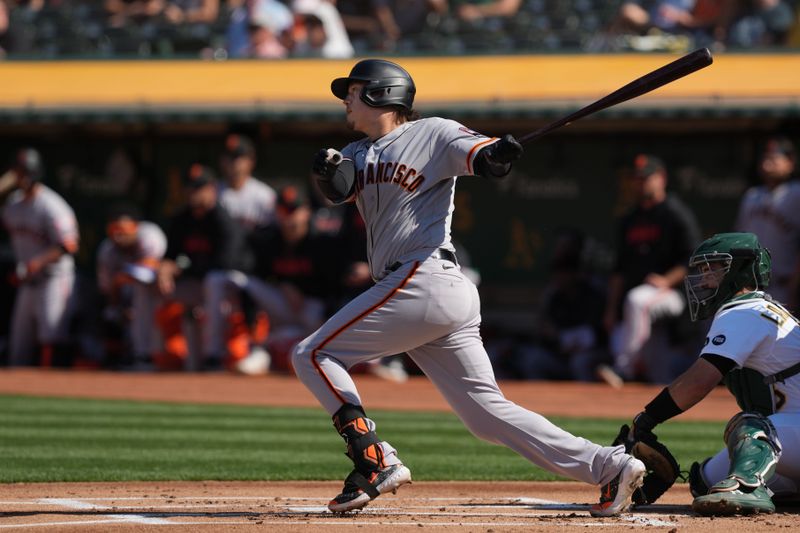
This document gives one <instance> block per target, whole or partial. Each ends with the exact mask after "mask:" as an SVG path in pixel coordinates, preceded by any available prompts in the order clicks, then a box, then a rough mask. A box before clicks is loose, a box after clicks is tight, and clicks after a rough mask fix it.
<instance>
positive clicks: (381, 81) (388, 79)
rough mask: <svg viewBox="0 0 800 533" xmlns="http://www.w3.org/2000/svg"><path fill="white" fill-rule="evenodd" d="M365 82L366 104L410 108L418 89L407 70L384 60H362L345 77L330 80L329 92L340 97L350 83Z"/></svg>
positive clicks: (345, 93) (342, 97)
mask: <svg viewBox="0 0 800 533" xmlns="http://www.w3.org/2000/svg"><path fill="white" fill-rule="evenodd" d="M354 81H363V82H365V85H364V88H363V89H362V90H361V100H362V101H363V102H364V103H366V104H367V105H368V106H372V107H384V106H392V105H396V106H400V107H403V108H405V109H408V110H410V109H411V106H412V105H413V104H414V94H415V93H416V92H417V88H416V87H415V86H414V80H413V79H411V75H410V74H409V73H408V72H406V70H405V69H404V68H403V67H401V66H400V65H398V64H396V63H392V62H391V61H386V60H384V59H364V60H362V61H359V62H358V63H356V65H355V66H354V67H353V70H351V71H350V75H349V76H347V77H346V78H336V79H335V80H333V81H332V82H331V92H333V94H334V96H336V97H337V98H339V99H340V100H344V99H345V98H346V97H347V90H348V88H349V87H350V83H351V82H354Z"/></svg>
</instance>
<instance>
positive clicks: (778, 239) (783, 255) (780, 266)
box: [736, 181, 800, 303]
mask: <svg viewBox="0 0 800 533" xmlns="http://www.w3.org/2000/svg"><path fill="white" fill-rule="evenodd" d="M798 206H800V183H798V182H796V181H789V182H786V183H784V184H782V185H779V186H778V187H776V188H775V189H774V190H769V189H768V188H767V187H765V186H763V185H761V186H758V187H752V188H751V189H749V190H748V191H747V193H746V194H745V196H744V198H743V199H742V203H741V205H740V206H739V214H738V218H737V221H736V230H737V231H747V232H750V233H755V234H756V235H757V236H758V240H759V242H761V245H762V246H764V247H765V248H767V249H768V250H769V252H770V255H771V256H772V280H771V282H770V287H769V289H767V292H769V293H770V294H771V295H772V296H773V297H774V298H776V299H777V300H779V301H781V302H785V303H786V302H788V301H789V293H788V289H789V287H788V282H789V278H790V277H791V276H792V274H793V273H794V270H795V268H796V266H797V261H798V259H800V209H798Z"/></svg>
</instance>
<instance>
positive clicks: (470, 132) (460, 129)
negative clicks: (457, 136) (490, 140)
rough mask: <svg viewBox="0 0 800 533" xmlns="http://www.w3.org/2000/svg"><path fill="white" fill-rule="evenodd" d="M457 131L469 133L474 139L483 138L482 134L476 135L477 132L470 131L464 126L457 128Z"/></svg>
mask: <svg viewBox="0 0 800 533" xmlns="http://www.w3.org/2000/svg"><path fill="white" fill-rule="evenodd" d="M458 131H463V132H464V133H469V134H470V135H473V136H475V137H485V135H482V134H480V133H478V132H477V131H474V130H471V129H469V128H468V127H466V126H461V127H460V128H458Z"/></svg>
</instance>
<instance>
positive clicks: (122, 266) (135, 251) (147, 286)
mask: <svg viewBox="0 0 800 533" xmlns="http://www.w3.org/2000/svg"><path fill="white" fill-rule="evenodd" d="M166 251H167V237H166V235H164V232H163V231H162V230H161V228H160V227H158V226H157V225H156V224H154V223H152V222H147V221H141V222H139V224H138V227H137V229H136V245H135V246H134V247H132V248H130V249H122V248H120V247H118V246H115V245H114V242H113V241H112V240H111V239H104V240H103V242H101V243H100V247H99V248H98V250H97V284H98V285H99V286H100V290H101V291H103V292H106V293H108V292H110V291H111V288H112V286H113V283H114V277H115V276H116V275H117V274H121V273H126V274H129V275H132V277H133V278H134V279H136V280H137V281H138V282H137V283H134V284H133V286H132V288H131V303H130V305H131V323H130V337H131V345H132V348H133V352H134V357H135V358H136V357H138V358H147V357H149V356H152V355H153V354H154V353H155V352H156V351H157V350H158V349H159V344H160V342H161V339H160V336H159V335H158V329H157V328H156V327H155V324H154V320H155V311H156V307H157V306H158V303H159V300H160V298H159V294H158V288H157V287H156V285H155V283H154V281H155V276H154V275H152V276H150V275H148V274H149V273H150V271H151V270H150V269H152V268H153V265H142V264H141V263H143V262H148V261H147V260H152V261H160V260H161V259H162V258H163V257H164V253H165V252H166ZM140 271H141V275H137V274H138V273H139V272H140Z"/></svg>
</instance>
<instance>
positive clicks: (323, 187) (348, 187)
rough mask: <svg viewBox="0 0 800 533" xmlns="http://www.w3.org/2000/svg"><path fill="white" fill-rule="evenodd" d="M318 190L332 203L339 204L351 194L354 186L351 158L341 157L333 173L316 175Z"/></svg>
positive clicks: (354, 168) (354, 179) (354, 175)
mask: <svg viewBox="0 0 800 533" xmlns="http://www.w3.org/2000/svg"><path fill="white" fill-rule="evenodd" d="M316 178H317V185H319V190H320V191H322V194H324V195H325V197H326V198H327V199H328V200H330V201H331V202H333V203H334V204H341V203H343V202H345V201H347V199H348V198H350V196H352V194H353V191H354V189H355V186H356V167H355V165H354V163H353V160H352V159H342V161H341V162H340V163H339V164H338V165H336V170H335V171H334V172H333V175H330V176H325V175H321V174H317V175H316Z"/></svg>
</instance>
